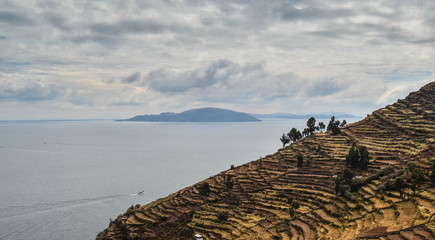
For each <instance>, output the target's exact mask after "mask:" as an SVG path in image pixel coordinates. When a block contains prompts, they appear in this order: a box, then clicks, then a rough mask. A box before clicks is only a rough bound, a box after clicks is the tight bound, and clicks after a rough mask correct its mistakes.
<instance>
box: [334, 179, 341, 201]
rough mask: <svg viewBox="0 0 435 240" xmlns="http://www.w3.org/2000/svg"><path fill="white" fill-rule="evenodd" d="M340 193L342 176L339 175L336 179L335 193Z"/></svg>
mask: <svg viewBox="0 0 435 240" xmlns="http://www.w3.org/2000/svg"><path fill="white" fill-rule="evenodd" d="M339 193H340V177H339V176H337V178H336V179H335V195H337V196H338V194H339Z"/></svg>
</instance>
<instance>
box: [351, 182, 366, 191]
mask: <svg viewBox="0 0 435 240" xmlns="http://www.w3.org/2000/svg"><path fill="white" fill-rule="evenodd" d="M364 185H366V180H365V179H352V180H351V181H350V185H349V186H350V191H351V192H356V191H358V189H359V188H360V187H362V186H364Z"/></svg>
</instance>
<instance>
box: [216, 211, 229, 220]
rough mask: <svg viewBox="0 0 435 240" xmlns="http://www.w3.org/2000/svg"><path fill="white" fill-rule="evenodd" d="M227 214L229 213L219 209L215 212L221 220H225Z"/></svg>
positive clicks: (227, 216)
mask: <svg viewBox="0 0 435 240" xmlns="http://www.w3.org/2000/svg"><path fill="white" fill-rule="evenodd" d="M229 216H230V214H229V213H228V212H227V211H219V212H218V213H217V217H218V219H219V221H221V222H223V221H226V220H227V219H228V218H229Z"/></svg>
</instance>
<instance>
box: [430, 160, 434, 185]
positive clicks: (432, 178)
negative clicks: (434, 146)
mask: <svg viewBox="0 0 435 240" xmlns="http://www.w3.org/2000/svg"><path fill="white" fill-rule="evenodd" d="M431 170H432V173H431V175H430V180H431V181H432V185H435V161H434V162H433V163H432V168H431Z"/></svg>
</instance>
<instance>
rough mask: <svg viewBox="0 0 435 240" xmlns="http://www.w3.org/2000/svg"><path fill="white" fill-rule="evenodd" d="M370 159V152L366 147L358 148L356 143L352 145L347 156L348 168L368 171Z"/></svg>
mask: <svg viewBox="0 0 435 240" xmlns="http://www.w3.org/2000/svg"><path fill="white" fill-rule="evenodd" d="M369 159H370V157H369V152H368V150H367V148H366V147H365V146H358V145H357V144H356V143H352V147H351V148H350V149H349V153H348V154H347V156H346V166H348V167H350V168H354V169H355V168H358V169H361V170H367V168H368V164H369Z"/></svg>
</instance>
